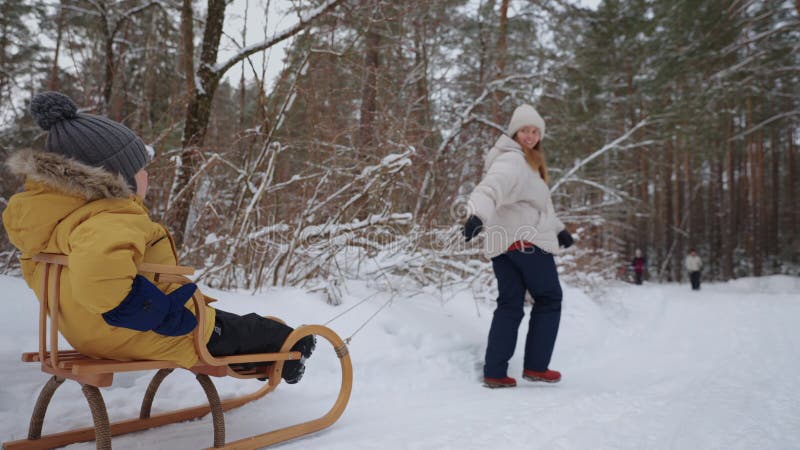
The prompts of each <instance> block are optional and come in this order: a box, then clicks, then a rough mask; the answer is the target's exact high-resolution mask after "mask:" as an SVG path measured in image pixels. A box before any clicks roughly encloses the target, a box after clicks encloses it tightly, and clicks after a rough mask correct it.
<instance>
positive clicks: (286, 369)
mask: <svg viewBox="0 0 800 450" xmlns="http://www.w3.org/2000/svg"><path fill="white" fill-rule="evenodd" d="M316 346H317V339H316V338H315V337H314V336H305V337H303V338H302V339H300V340H299V341H297V343H296V344H294V345H293V346H292V349H291V351H293V352H300V355H301V357H300V359H293V360H290V361H286V362H284V363H283V372H282V373H281V377H282V378H283V379H284V380H285V381H286V383H288V384H295V383H297V382H298V381H300V379H301V378H303V373H305V371H306V360H307V359H308V358H309V357H310V356H311V353H313V352H314V349H315V348H316Z"/></svg>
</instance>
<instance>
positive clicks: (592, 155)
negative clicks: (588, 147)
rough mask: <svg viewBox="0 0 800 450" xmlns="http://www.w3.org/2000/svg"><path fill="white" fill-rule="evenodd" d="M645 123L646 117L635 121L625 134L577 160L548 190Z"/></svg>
mask: <svg viewBox="0 0 800 450" xmlns="http://www.w3.org/2000/svg"><path fill="white" fill-rule="evenodd" d="M647 123H648V121H647V119H642V121H640V122H639V123H637V124H636V125H635V126H634V127H633V128H631V129H630V130H628V131H627V132H625V134H623V135H622V136H620V137H618V138H616V139H614V140H613V141H612V142H609V143H608V144H606V145H604V146H603V147H602V148H600V149H599V150H596V151H595V152H594V153H592V154H591V155H589V156H587V157H586V158H584V159H582V160H580V161H578V162H577V163H576V164H575V166H573V167H572V169H570V170H568V171H567V173H565V174H564V175H563V176H562V177H561V178H559V179H558V181H557V182H556V183H555V184H554V185H553V187H552V188H551V189H550V191H551V192H556V191H557V190H558V188H559V187H561V185H563V184H564V182H565V181H567V180H569V179H570V177H572V176H573V175H574V174H575V173H576V172H577V171H579V170H580V169H581V168H583V166H585V165H586V164H589V163H590V162H592V161H594V160H595V159H596V158H597V157H598V156H601V155H602V154H604V153H606V152H607V151H609V150H612V149H615V148H619V147H620V144H621V143H622V142H624V141H625V140H626V139H628V138H629V137H631V135H633V133H635V132H636V130H638V129H639V128H642V127H643V126H645V125H647Z"/></svg>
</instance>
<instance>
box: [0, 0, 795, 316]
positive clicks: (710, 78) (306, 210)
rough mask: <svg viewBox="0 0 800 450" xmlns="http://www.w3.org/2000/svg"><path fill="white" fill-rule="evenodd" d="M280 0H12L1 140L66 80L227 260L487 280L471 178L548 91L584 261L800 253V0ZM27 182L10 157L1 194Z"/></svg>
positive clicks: (338, 276)
mask: <svg viewBox="0 0 800 450" xmlns="http://www.w3.org/2000/svg"><path fill="white" fill-rule="evenodd" d="M272 3H273V2H270V1H269V0H237V2H236V4H237V5H236V8H237V9H236V12H235V13H234V12H232V10H233V7H232V5H231V2H229V1H224V0H208V1H192V0H123V1H105V0H60V1H55V0H52V1H29V0H22V1H12V0H0V13H1V14H0V158H2V159H5V158H6V157H7V156H8V155H9V154H10V153H12V152H14V151H16V150H19V149H22V148H27V147H34V148H39V147H41V146H42V145H43V141H44V137H45V134H44V132H42V130H41V129H39V128H38V127H37V126H36V125H35V123H34V122H33V121H32V119H31V117H30V115H29V114H27V104H28V101H29V100H30V97H31V96H32V94H33V93H35V92H38V91H42V90H58V91H61V92H64V93H66V94H68V95H70V96H71V97H72V98H73V99H75V101H76V102H77V103H78V104H79V106H80V107H81V109H82V111H83V112H87V113H94V114H106V115H108V116H110V117H111V118H113V119H115V120H118V121H122V122H123V123H125V124H126V125H128V126H129V127H130V128H132V129H133V130H135V131H136V132H137V133H138V134H139V135H140V136H141V137H142V138H143V139H144V140H145V142H147V143H148V145H150V146H151V147H152V148H153V149H154V150H155V154H156V158H155V161H154V163H153V165H152V166H150V167H149V168H148V170H149V172H150V175H151V188H150V193H149V194H148V199H147V205H148V207H149V208H150V211H151V213H152V215H153V216H154V217H155V218H156V219H158V220H160V221H163V222H164V223H166V224H167V225H168V226H169V227H170V228H171V230H172V231H173V234H174V235H175V238H176V240H177V241H178V244H179V245H178V247H179V249H180V253H181V259H182V263H184V264H187V265H195V266H197V267H200V268H202V270H201V272H200V275H199V277H200V279H201V280H202V281H203V282H205V283H207V284H209V285H213V286H218V287H222V288H244V289H258V288H260V287H262V286H267V285H304V286H307V287H311V288H314V289H320V290H323V291H324V292H326V293H327V296H328V299H329V301H331V302H332V303H336V302H337V301H338V299H339V298H340V297H341V288H342V286H343V285H344V283H343V280H344V279H345V278H347V277H353V276H356V277H366V278H375V277H382V276H385V277H388V276H392V275H399V276H403V277H406V278H408V279H411V280H413V282H414V283H416V284H417V285H419V286H437V287H439V288H441V289H446V288H448V287H449V286H455V285H456V284H460V283H463V282H464V281H465V280H466V281H468V282H469V285H470V286H472V287H473V288H476V287H477V288H479V289H478V290H482V288H484V287H486V286H490V285H491V284H492V276H491V271H490V270H488V268H487V267H486V260H485V259H482V257H481V249H480V244H479V243H470V244H464V243H463V242H462V238H461V237H460V226H461V224H462V223H463V220H464V217H463V214H464V208H463V206H464V196H465V195H466V194H468V193H469V192H470V191H471V189H472V187H473V186H474V185H475V183H476V182H478V181H479V180H480V176H481V172H482V170H483V155H484V154H485V152H486V151H487V150H488V149H489V148H490V147H491V145H492V144H493V142H494V141H495V140H496V139H497V137H498V136H499V135H500V133H501V132H502V130H503V129H504V128H505V125H506V122H507V120H508V117H509V116H510V113H511V111H513V109H514V108H515V107H516V106H517V105H519V104H521V103H531V104H533V105H535V107H536V108H537V109H538V110H539V112H540V113H541V114H542V115H543V116H544V118H545V120H546V122H547V134H546V137H545V140H544V142H543V145H544V151H545V155H546V158H547V163H548V167H549V171H550V174H551V179H552V181H551V188H552V191H553V198H554V202H555V204H556V209H557V211H558V212H559V215H560V217H561V218H562V219H563V221H564V222H565V223H567V226H568V228H569V229H570V230H571V231H572V232H573V234H574V235H575V236H576V238H577V245H576V246H575V250H573V251H571V252H570V253H569V254H568V255H567V256H565V257H564V258H562V265H563V266H564V267H565V273H564V276H567V277H573V278H574V279H575V280H577V281H587V280H588V282H591V280H593V279H603V278H611V277H616V276H620V270H621V268H624V267H625V266H627V265H628V264H629V262H630V259H631V258H632V256H633V253H634V251H635V249H641V250H642V251H643V252H644V253H645V255H646V256H647V258H648V268H649V279H651V280H654V281H681V280H685V279H686V274H685V271H684V269H683V267H682V261H683V257H684V256H685V254H686V253H687V252H688V251H689V249H690V248H696V249H697V250H698V252H699V253H700V255H701V257H703V259H704V262H705V269H704V276H705V277H706V278H707V279H714V280H728V279H731V278H736V277H742V276H760V275H767V274H776V273H788V274H798V273H800V233H798V224H799V223H800V201H798V198H799V197H800V195H798V194H800V190H799V188H798V181H797V178H798V170H799V169H800V161H798V159H799V158H798V146H800V52H798V47H800V0H782V1H777V0H764V1H759V0H726V1H721V0H707V1H700V0H678V1H665V0H661V1H657V0H602V1H600V2H599V4H598V5H597V6H596V7H593V8H588V7H585V6H582V5H581V4H578V3H577V2H571V1H569V0H530V1H523V0H470V1H465V0H442V1H420V0H408V1H388V0H325V1H321V0H302V1H300V0H298V1H284V2H283V3H282V6H281V7H280V8H279V9H280V10H281V14H282V15H283V17H284V18H292V19H293V20H289V21H288V24H287V25H286V26H285V27H283V28H278V31H277V32H276V31H275V27H274V22H275V19H274V17H272V16H269V17H267V15H266V13H265V11H272V10H274V9H275V6H276V5H275V4H272ZM237 16H238V20H240V23H243V24H244V23H251V20H248V19H249V18H250V17H256V18H258V17H261V18H262V21H263V23H264V25H263V33H262V35H261V37H260V38H259V39H257V40H252V38H249V36H251V35H252V29H251V30H250V33H249V34H248V31H247V29H246V26H244V25H243V26H242V30H241V32H239V33H230V32H225V29H227V28H226V27H225V26H224V25H225V24H226V23H230V21H231V20H237ZM241 16H245V17H244V18H243V17H241ZM241 19H245V20H241ZM270 21H272V22H270ZM277 46H282V48H283V50H284V52H285V55H284V58H283V60H282V65H281V70H280V71H279V72H278V73H277V75H271V74H270V73H269V72H268V70H267V65H268V64H267V61H268V59H269V57H270V55H271V53H270V52H271V51H272V50H274V49H275V48H276V47H277ZM220 48H223V49H230V48H234V50H233V51H227V52H225V53H224V54H223V53H220ZM234 73H235V74H237V76H236V77H234V76H231V74H234ZM20 185H21V180H19V179H16V178H14V177H13V176H11V175H10V174H9V173H8V172H7V171H6V169H5V168H0V209H1V208H3V207H4V205H5V204H6V202H7V200H8V198H9V197H10V196H11V195H13V194H14V193H15V192H16V191H18V190H19V189H20ZM17 256H18V255H17V254H16V253H15V251H14V250H13V248H12V246H11V245H10V243H9V242H8V238H7V236H6V235H5V233H3V234H2V235H0V272H4V273H14V272H15V271H17V270H18V258H17Z"/></svg>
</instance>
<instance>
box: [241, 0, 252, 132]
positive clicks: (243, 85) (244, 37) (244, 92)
mask: <svg viewBox="0 0 800 450" xmlns="http://www.w3.org/2000/svg"><path fill="white" fill-rule="evenodd" d="M249 8H250V2H249V1H246V2H245V3H244V26H243V27H242V47H247V10H248V9H249ZM244 71H245V60H244V59H242V74H241V76H240V77H239V130H240V131H244V127H245V125H244V116H245V114H244V109H245V102H246V100H247V86H246V83H245V78H244ZM242 142H243V141H242ZM243 143H244V142H243Z"/></svg>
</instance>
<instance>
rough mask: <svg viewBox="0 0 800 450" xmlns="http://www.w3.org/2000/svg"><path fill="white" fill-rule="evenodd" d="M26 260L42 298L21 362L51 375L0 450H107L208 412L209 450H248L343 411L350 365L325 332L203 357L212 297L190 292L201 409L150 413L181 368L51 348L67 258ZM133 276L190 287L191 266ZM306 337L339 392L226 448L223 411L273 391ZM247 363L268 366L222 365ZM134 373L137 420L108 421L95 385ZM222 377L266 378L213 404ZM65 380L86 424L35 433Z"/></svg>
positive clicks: (315, 328)
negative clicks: (139, 380)
mask: <svg viewBox="0 0 800 450" xmlns="http://www.w3.org/2000/svg"><path fill="white" fill-rule="evenodd" d="M33 259H34V261H37V262H40V263H43V264H44V271H45V272H44V277H43V278H42V279H43V282H42V284H43V286H42V297H43V298H41V299H39V303H40V308H39V350H38V351H37V352H28V353H23V354H22V360H23V361H25V362H38V363H40V365H41V370H42V371H43V372H46V373H49V374H51V375H52V377H51V378H50V380H49V381H48V382H47V384H45V386H44V387H43V388H42V390H41V392H40V394H39V398H38V400H37V402H36V406H35V407H34V410H33V413H32V416H31V422H30V427H29V429H28V438H27V439H21V440H17V441H10V442H4V443H3V448H4V449H6V450H21V449H25V450H27V449H49V448H56V447H62V446H65V445H69V444H74V443H77V442H87V441H91V440H95V441H96V445H97V448H98V449H103V450H105V449H110V448H111V437H112V436H117V435H121V434H127V433H132V432H135V431H142V430H146V429H149V428H153V427H159V426H162V425H167V424H171V423H176V422H183V421H186V420H191V419H196V418H199V417H203V416H205V415H206V414H208V413H211V415H212V422H213V426H214V439H213V445H212V447H209V448H224V449H256V448H262V447H266V446H269V445H272V444H276V443H278V442H283V441H286V440H289V439H293V438H297V437H300V436H304V435H307V434H311V433H314V432H316V431H319V430H322V429H324V428H327V427H329V426H330V425H332V424H333V423H334V422H336V421H337V420H338V419H339V417H341V415H342V413H344V410H345V408H346V407H347V403H348V401H349V399H350V392H351V390H352V386H353V367H352V363H351V361H350V355H349V353H348V350H347V345H345V343H344V342H343V341H342V339H341V338H340V337H339V336H338V335H337V334H336V333H334V332H333V331H332V330H331V329H329V328H327V327H324V326H321V325H304V326H301V327H298V328H296V329H295V330H294V331H293V332H292V333H291V334H290V335H289V336H288V337H287V338H286V341H285V342H284V344H283V346H282V347H281V349H280V351H279V352H277V353H257V354H246V355H233V356H225V357H214V356H212V355H211V354H210V353H208V349H207V348H206V345H205V342H203V336H202V330H204V329H205V327H204V323H205V321H206V317H205V308H204V307H203V306H205V304H206V303H209V302H212V301H214V300H213V299H208V298H206V297H204V296H203V294H202V293H200V291H199V290H197V291H195V294H194V296H193V297H192V300H193V301H194V306H195V310H196V312H197V323H198V325H197V327H196V328H195V329H194V331H193V332H192V333H193V339H194V346H195V351H196V352H197V356H198V358H199V359H198V363H197V364H196V365H195V366H193V367H191V368H190V369H186V370H190V371H191V372H193V373H194V374H195V376H196V378H197V381H198V382H199V383H200V385H201V387H202V388H203V391H204V392H205V394H206V398H207V399H208V404H202V405H199V406H195V407H190V408H182V409H178V410H174V411H169V412H164V413H160V414H154V415H151V414H150V410H151V407H152V404H153V400H154V398H155V394H156V393H157V391H158V388H159V386H160V385H161V382H162V381H163V380H164V378H166V377H167V376H168V375H169V374H170V373H171V372H172V371H173V370H174V369H178V368H181V367H180V366H178V365H177V364H175V363H172V362H169V361H149V360H145V361H115V360H107V359H94V358H90V357H88V356H86V355H82V354H80V353H79V352H77V351H75V350H61V351H59V349H58V337H59V331H58V315H59V297H60V295H59V292H60V284H61V273H62V270H63V269H64V267H67V266H68V264H69V259H68V257H67V256H65V255H55V254H39V255H36V256H34V258H33ZM139 272H140V273H142V272H143V273H155V274H156V275H155V277H156V280H157V281H162V282H169V283H177V284H185V283H190V282H191V280H189V279H188V278H186V275H191V274H192V273H193V272H194V269H192V268H190V267H181V266H168V265H160V264H149V263H144V264H141V265H140V266H139ZM48 317H49V318H50V324H49V327H48V323H47V319H48ZM273 319H275V318H273ZM276 320H279V319H276ZM48 328H49V336H48ZM308 335H315V336H319V337H322V338H325V340H327V341H328V342H329V343H330V344H331V345H332V346H333V348H334V350H335V352H336V356H337V357H338V358H339V363H340V365H341V385H340V387H339V395H338V397H337V398H336V401H335V402H334V404H333V406H331V408H330V409H329V410H328V412H327V413H325V414H324V415H322V416H320V417H319V418H317V419H314V420H310V421H307V422H303V423H299V424H296V425H291V426H288V427H285V428H280V429H277V430H274V431H270V432H266V433H263V434H258V435H255V436H251V437H248V438H244V439H240V440H237V441H233V442H228V443H226V442H225V420H224V412H225V411H228V410H231V409H234V408H238V407H239V406H242V405H244V404H246V403H249V402H252V401H254V400H257V399H259V398H262V397H264V396H265V395H267V394H268V393H270V392H272V391H273V390H275V388H276V387H278V385H279V384H280V382H281V372H282V370H283V364H284V361H288V360H297V359H300V357H301V355H300V353H299V352H292V351H290V349H291V348H292V346H293V345H294V344H295V343H296V342H298V341H299V340H300V339H302V338H303V337H305V336H308ZM48 343H49V348H48ZM255 362H270V363H271V365H269V366H267V367H265V368H260V369H251V370H247V371H237V370H233V369H232V368H231V367H230V366H229V365H230V364H242V363H255ZM142 370H155V371H156V373H155V375H154V376H153V379H152V381H151V382H150V385H149V386H148V388H147V391H146V392H145V395H144V398H143V400H142V406H141V410H140V414H139V418H133V419H127V420H122V421H119V422H114V423H109V420H108V413H107V410H106V406H105V402H104V401H103V396H102V394H101V392H100V389H99V388H101V387H108V386H111V385H112V382H113V378H114V374H115V373H120V372H132V371H142ZM225 376H230V377H235V378H242V379H249V378H268V381H267V382H265V383H264V385H263V386H262V387H261V388H260V389H258V390H256V391H255V392H253V393H251V394H248V395H242V396H239V397H235V398H230V399H227V400H222V401H220V399H219V395H218V393H217V390H216V388H215V387H214V383H213V382H212V381H211V378H210V377H225ZM65 380H74V381H77V382H78V383H80V384H81V386H82V391H83V394H84V396H85V397H86V400H87V402H88V403H89V408H90V410H91V412H92V419H93V421H94V426H92V427H86V428H81V429H76V430H70V431H64V432H60V433H54V434H49V435H44V436H42V434H41V432H42V426H43V424H44V418H45V413H46V412H47V407H48V405H49V403H50V399H51V398H52V396H53V394H54V393H55V391H56V389H58V387H59V386H61V384H62V383H63V382H64V381H65Z"/></svg>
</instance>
